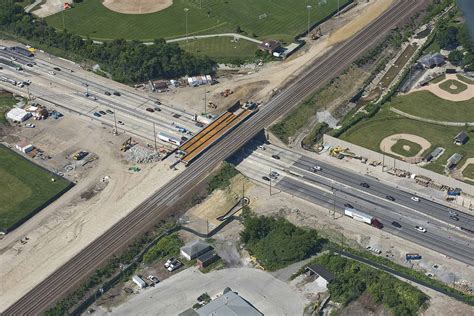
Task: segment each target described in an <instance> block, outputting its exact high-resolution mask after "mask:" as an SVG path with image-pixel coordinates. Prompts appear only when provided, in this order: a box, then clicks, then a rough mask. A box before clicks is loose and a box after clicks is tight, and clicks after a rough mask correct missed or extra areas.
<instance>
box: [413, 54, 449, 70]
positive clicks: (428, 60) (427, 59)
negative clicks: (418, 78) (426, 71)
mask: <svg viewBox="0 0 474 316" xmlns="http://www.w3.org/2000/svg"><path fill="white" fill-rule="evenodd" d="M418 62H419V63H420V64H422V65H423V66H425V67H428V68H430V67H433V66H439V65H441V64H443V63H444V56H443V55H441V54H428V55H425V56H423V57H421V58H420V59H419V60H418Z"/></svg>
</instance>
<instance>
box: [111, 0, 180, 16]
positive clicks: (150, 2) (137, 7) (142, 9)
mask: <svg viewBox="0 0 474 316" xmlns="http://www.w3.org/2000/svg"><path fill="white" fill-rule="evenodd" d="M102 4H103V5H104V6H106V7H107V8H108V9H110V10H112V11H115V12H119V13H125V14H146V13H153V12H158V11H161V10H164V9H166V8H168V7H169V6H171V5H172V4H173V0H104V2H103V3H102Z"/></svg>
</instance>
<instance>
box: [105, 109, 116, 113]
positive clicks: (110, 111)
mask: <svg viewBox="0 0 474 316" xmlns="http://www.w3.org/2000/svg"><path fill="white" fill-rule="evenodd" d="M105 112H107V113H109V114H114V111H112V110H109V109H107V110H105Z"/></svg>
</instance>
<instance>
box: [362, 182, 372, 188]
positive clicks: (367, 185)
mask: <svg viewBox="0 0 474 316" xmlns="http://www.w3.org/2000/svg"><path fill="white" fill-rule="evenodd" d="M360 186H361V187H364V188H366V189H368V188H370V185H369V184H368V183H367V182H361V184H360Z"/></svg>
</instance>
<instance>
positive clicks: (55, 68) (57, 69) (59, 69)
mask: <svg viewBox="0 0 474 316" xmlns="http://www.w3.org/2000/svg"><path fill="white" fill-rule="evenodd" d="M53 69H54V70H56V71H61V68H59V67H54V68H53Z"/></svg>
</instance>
